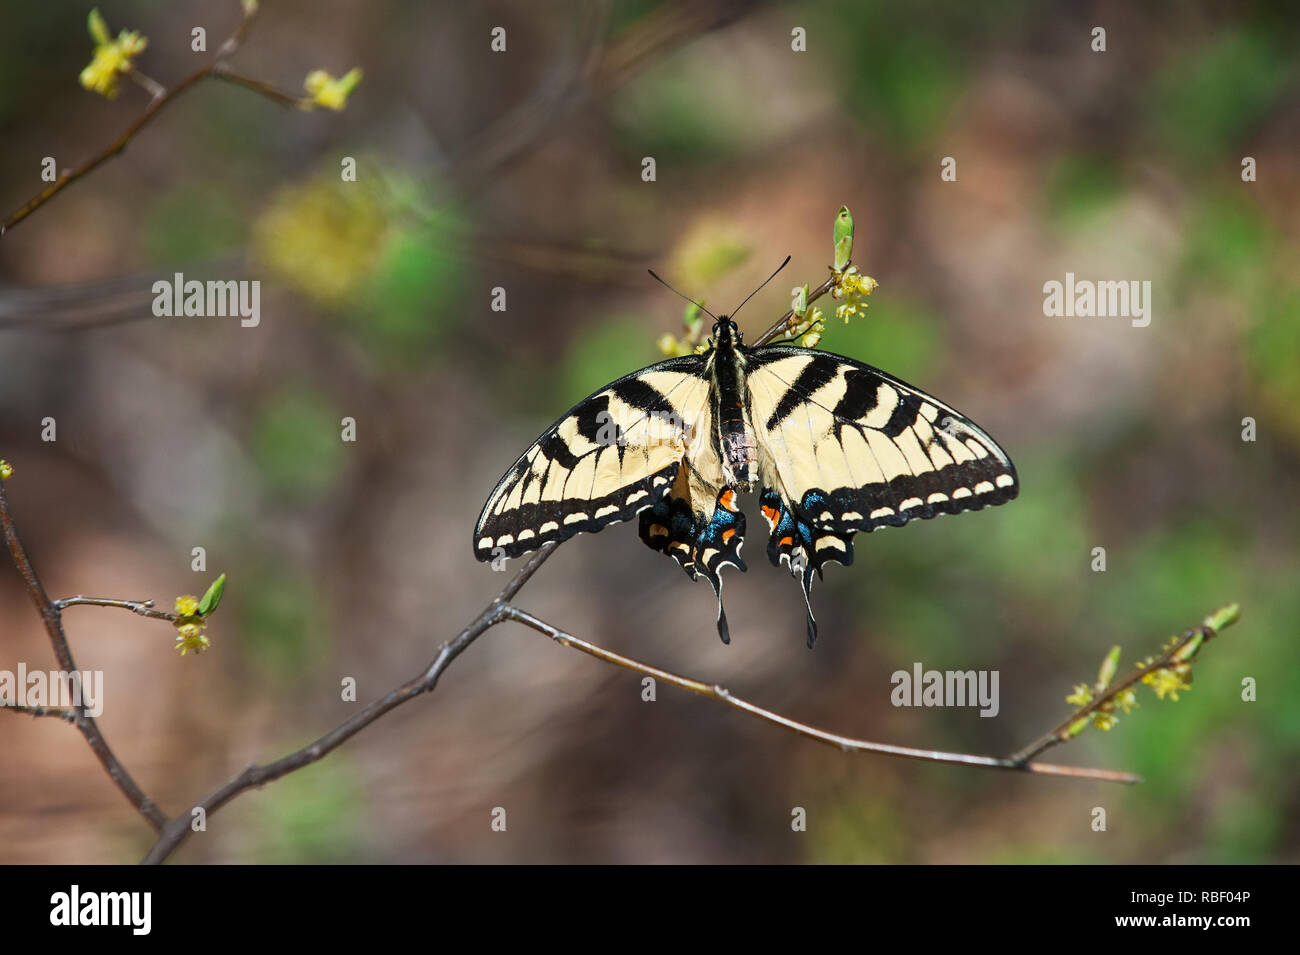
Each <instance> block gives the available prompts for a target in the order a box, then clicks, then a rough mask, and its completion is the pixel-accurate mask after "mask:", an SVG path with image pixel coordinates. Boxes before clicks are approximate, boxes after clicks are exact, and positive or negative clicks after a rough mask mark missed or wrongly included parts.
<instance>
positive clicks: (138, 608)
mask: <svg viewBox="0 0 1300 955" xmlns="http://www.w3.org/2000/svg"><path fill="white" fill-rule="evenodd" d="M51 603H52V604H53V605H54V608H55V609H56V610H59V611H63V610H66V609H67V608H68V607H120V608H121V609H123V610H129V611H131V612H132V613H138V614H139V615H140V616H142V617H151V618H153V619H154V620H166V621H168V622H169V623H175V622H176V621H177V620H179V619H180V618H179V616H178V615H176V614H174V613H168V612H167V611H165V610H155V609H154V607H153V601H152V600H114V599H113V598H111V597H64V598H63V599H62V600H54V601H51Z"/></svg>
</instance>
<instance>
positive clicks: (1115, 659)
mask: <svg viewBox="0 0 1300 955" xmlns="http://www.w3.org/2000/svg"><path fill="white" fill-rule="evenodd" d="M1118 669H1119V647H1111V648H1110V653H1108V654H1106V659H1104V660H1102V661H1101V670H1100V671H1098V673H1097V686H1099V687H1101V688H1102V689H1103V690H1104V689H1106V687H1108V686H1110V681H1111V680H1113V679H1115V671H1116V670H1118Z"/></svg>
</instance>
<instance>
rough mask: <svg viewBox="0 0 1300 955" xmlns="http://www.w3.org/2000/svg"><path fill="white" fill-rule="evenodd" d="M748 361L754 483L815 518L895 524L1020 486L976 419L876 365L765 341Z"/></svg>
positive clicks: (823, 522) (1007, 494)
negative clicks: (757, 467) (756, 455)
mask: <svg viewBox="0 0 1300 955" xmlns="http://www.w3.org/2000/svg"><path fill="white" fill-rule="evenodd" d="M748 370H749V374H748V376H747V384H748V387H749V392H750V399H751V414H752V416H753V422H754V428H755V431H756V432H757V434H758V443H759V446H760V449H761V453H762V463H761V467H762V470H763V474H764V480H765V483H766V484H767V485H768V487H771V488H773V489H776V490H778V491H779V492H780V496H781V498H782V500H783V502H784V504H785V506H786V507H787V508H789V509H790V510H791V511H792V512H793V513H794V516H795V517H797V518H799V519H800V520H803V521H805V522H807V523H808V524H809V525H811V526H812V527H814V528H817V529H821V530H833V531H837V532H848V531H871V530H875V529H876V528H877V527H882V526H899V525H902V524H905V523H907V522H908V521H910V520H914V519H917V518H922V519H924V518H930V517H935V516H936V515H939V514H956V513H959V512H960V511H966V510H979V509H980V508H982V507H985V506H987V505H991V504H1002V503H1005V502H1006V501H1010V500H1012V499H1013V498H1014V497H1015V496H1016V494H1017V493H1018V491H1019V484H1018V482H1017V479H1016V471H1015V467H1014V465H1012V463H1011V460H1010V458H1009V457H1007V454H1006V452H1005V451H1003V450H1002V449H1001V448H1000V447H998V445H997V442H995V441H994V440H993V439H992V438H991V437H989V435H988V434H987V433H986V432H985V431H984V430H983V429H982V428H980V427H979V426H978V425H977V424H975V423H974V422H973V421H971V420H970V419H969V418H967V417H966V416H965V415H963V414H962V413H961V412H959V411H957V410H956V409H954V408H951V407H949V406H948V405H946V404H944V403H943V402H941V401H939V400H938V399H937V398H933V397H931V396H930V395H927V394H926V393H925V392H923V391H921V390H920V389H918V388H914V387H913V386H911V385H909V384H907V383H906V382H903V381H900V380H899V379H897V378H894V377H893V376H892V375H889V374H886V373H885V372H883V371H880V370H879V369H876V368H872V367H871V366H870V365H864V364H862V363H861V362H857V361H854V360H853V359H851V358H844V357H841V356H839V355H833V354H830V353H828V352H820V351H812V350H810V349H806V348H795V347H789V346H772V347H767V348H759V349H755V350H754V351H753V352H751V353H750V354H749V356H748Z"/></svg>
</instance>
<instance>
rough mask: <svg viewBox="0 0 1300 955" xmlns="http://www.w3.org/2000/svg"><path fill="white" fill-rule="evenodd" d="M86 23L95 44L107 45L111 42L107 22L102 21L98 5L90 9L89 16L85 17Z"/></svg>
mask: <svg viewBox="0 0 1300 955" xmlns="http://www.w3.org/2000/svg"><path fill="white" fill-rule="evenodd" d="M86 25H87V26H88V27H89V28H90V38H91V39H92V40H94V41H95V45H96V46H107V45H108V44H109V43H110V42H112V40H111V38H110V37H109V35H108V24H107V23H105V22H104V18H103V16H102V15H101V14H100V12H99V8H98V7H96V8H95V9H93V10H91V11H90V16H89V17H87V18H86Z"/></svg>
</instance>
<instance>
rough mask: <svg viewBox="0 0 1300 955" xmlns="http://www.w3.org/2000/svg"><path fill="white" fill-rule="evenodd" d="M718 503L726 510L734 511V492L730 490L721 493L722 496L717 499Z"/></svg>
mask: <svg viewBox="0 0 1300 955" xmlns="http://www.w3.org/2000/svg"><path fill="white" fill-rule="evenodd" d="M718 503H719V504H721V505H722V506H723V507H725V508H726V509H727V510H729V511H734V510H735V509H736V506H735V505H736V492H735V491H732V490H726V491H723V492H722V496H721V497H719V498H718Z"/></svg>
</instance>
